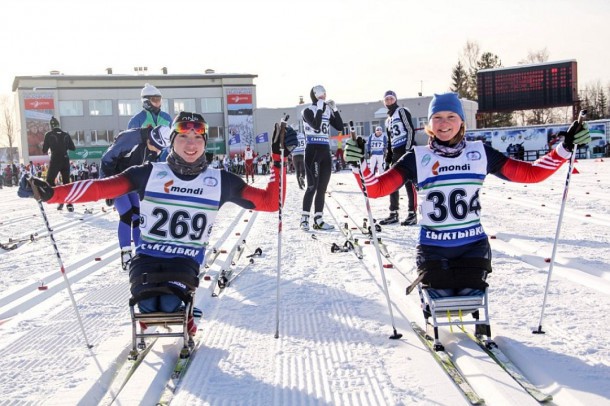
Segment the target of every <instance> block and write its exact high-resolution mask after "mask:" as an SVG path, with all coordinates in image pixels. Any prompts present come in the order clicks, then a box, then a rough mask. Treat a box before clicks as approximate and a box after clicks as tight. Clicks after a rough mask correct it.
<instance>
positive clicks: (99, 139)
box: [91, 130, 114, 145]
mask: <svg viewBox="0 0 610 406" xmlns="http://www.w3.org/2000/svg"><path fill="white" fill-rule="evenodd" d="M112 141H114V131H113V130H91V145H110V144H112Z"/></svg>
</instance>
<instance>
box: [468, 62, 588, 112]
mask: <svg viewBox="0 0 610 406" xmlns="http://www.w3.org/2000/svg"><path fill="white" fill-rule="evenodd" d="M477 96H478V98H479V100H478V103H479V113H491V112H501V111H513V110H530V109H541V108H550V107H560V106H568V105H573V104H574V102H575V101H577V100H578V85H577V71H576V61H575V60H569V61H562V62H550V63H542V64H536V65H524V66H517V67H511V68H496V69H482V70H480V71H479V72H478V73H477Z"/></svg>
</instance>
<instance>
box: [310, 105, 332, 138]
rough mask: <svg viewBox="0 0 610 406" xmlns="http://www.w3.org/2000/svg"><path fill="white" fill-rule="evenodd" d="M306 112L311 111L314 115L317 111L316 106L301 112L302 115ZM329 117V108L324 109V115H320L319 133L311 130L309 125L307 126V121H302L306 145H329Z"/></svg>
mask: <svg viewBox="0 0 610 406" xmlns="http://www.w3.org/2000/svg"><path fill="white" fill-rule="evenodd" d="M306 110H311V111H312V112H313V114H314V115H315V114H316V111H318V109H317V108H316V106H309V107H307V108H306V109H304V110H303V113H305V111H306ZM330 115H331V110H330V108H326V109H324V113H322V123H321V124H320V131H317V130H315V129H313V128H312V127H311V126H310V125H309V124H307V121H305V120H303V131H304V132H305V139H306V141H305V142H306V143H307V144H321V145H330V141H329V136H330Z"/></svg>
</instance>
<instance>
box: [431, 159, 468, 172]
mask: <svg viewBox="0 0 610 406" xmlns="http://www.w3.org/2000/svg"><path fill="white" fill-rule="evenodd" d="M469 170H470V164H464V165H448V166H441V164H440V163H438V161H436V162H435V163H434V165H432V173H433V174H434V175H438V174H441V173H444V172H459V171H469Z"/></svg>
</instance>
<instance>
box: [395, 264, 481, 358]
mask: <svg viewBox="0 0 610 406" xmlns="http://www.w3.org/2000/svg"><path fill="white" fill-rule="evenodd" d="M490 272H491V261H489V260H488V259H483V258H464V259H458V260H452V261H446V260H444V261H428V262H425V263H424V264H423V266H422V267H420V269H419V277H418V278H417V280H416V281H415V282H413V284H411V286H409V288H407V294H408V293H410V292H411V291H412V290H413V289H414V288H415V287H417V289H418V292H419V296H420V300H421V306H422V310H423V313H424V318H425V322H426V331H427V333H428V335H429V336H430V337H432V338H434V349H435V350H437V351H442V350H444V347H443V345H442V343H441V342H440V340H439V334H438V328H439V327H441V326H459V327H460V328H462V327H463V326H465V325H474V326H475V335H476V336H477V337H481V338H482V339H483V340H484V341H486V342H491V326H490V322H489V307H488V303H489V301H488V296H487V287H488V284H487V282H485V280H486V278H487V275H488V274H489V273H490ZM471 316H472V317H471ZM483 336H485V338H483Z"/></svg>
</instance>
